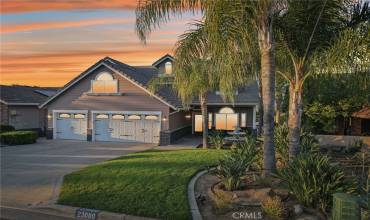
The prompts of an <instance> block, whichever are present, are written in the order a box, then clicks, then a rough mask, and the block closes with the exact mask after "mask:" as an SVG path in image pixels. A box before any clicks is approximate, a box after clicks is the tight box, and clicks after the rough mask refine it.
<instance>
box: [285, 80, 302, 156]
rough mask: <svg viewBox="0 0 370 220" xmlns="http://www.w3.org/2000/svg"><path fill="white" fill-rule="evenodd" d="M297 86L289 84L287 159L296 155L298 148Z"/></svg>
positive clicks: (299, 94)
mask: <svg viewBox="0 0 370 220" xmlns="http://www.w3.org/2000/svg"><path fill="white" fill-rule="evenodd" d="M297 86H298V85H295V84H293V83H290V86H289V119H288V127H289V160H292V159H293V158H294V157H295V156H297V155H298V154H299V150H300V149H299V146H300V134H301V120H302V90H301V89H296V87H297Z"/></svg>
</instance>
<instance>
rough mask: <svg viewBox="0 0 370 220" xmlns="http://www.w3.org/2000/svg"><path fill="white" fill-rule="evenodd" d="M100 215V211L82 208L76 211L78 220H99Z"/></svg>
mask: <svg viewBox="0 0 370 220" xmlns="http://www.w3.org/2000/svg"><path fill="white" fill-rule="evenodd" d="M98 214H99V211H98V210H94V209H85V208H80V209H77V210H76V214H75V217H76V219H88V220H97V219H98Z"/></svg>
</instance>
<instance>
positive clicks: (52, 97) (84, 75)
mask: <svg viewBox="0 0 370 220" xmlns="http://www.w3.org/2000/svg"><path fill="white" fill-rule="evenodd" d="M99 62H101V63H100V64H98V65H96V67H94V68H92V69H91V70H89V71H87V72H86V73H85V74H83V75H81V76H80V77H78V78H77V79H75V81H73V82H72V83H71V84H69V85H68V86H67V87H65V88H63V89H61V90H60V91H59V92H57V93H56V94H55V95H53V96H51V97H50V98H49V99H48V100H46V101H45V102H44V103H42V104H41V105H39V108H43V107H44V106H45V105H47V104H48V103H49V102H51V101H52V100H54V99H55V98H56V97H58V96H59V95H60V94H62V93H63V92H65V91H66V90H68V89H69V88H70V87H72V86H73V85H74V84H76V83H77V82H79V81H80V80H81V79H83V78H85V77H86V76H87V75H89V74H90V73H91V72H93V71H94V70H96V69H97V68H98V67H100V66H101V65H102V64H103V61H99Z"/></svg>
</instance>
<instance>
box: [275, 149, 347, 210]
mask: <svg viewBox="0 0 370 220" xmlns="http://www.w3.org/2000/svg"><path fill="white" fill-rule="evenodd" d="M277 176H278V178H280V179H281V180H282V181H283V183H285V184H286V185H287V188H288V189H289V190H290V191H291V192H293V194H294V195H295V196H296V197H297V199H298V200H299V202H301V203H302V204H303V205H305V206H307V207H311V208H318V209H320V210H321V211H323V212H326V211H328V209H329V208H330V206H331V201H332V194H334V193H336V192H345V191H348V190H350V189H351V185H350V184H347V183H346V182H345V181H344V173H343V171H342V170H341V169H340V167H339V166H338V165H333V164H330V162H329V158H328V157H326V156H321V155H319V154H312V153H304V154H300V155H298V156H297V157H296V158H295V159H294V160H293V161H291V162H290V163H289V164H288V165H287V167H285V168H282V169H280V170H278V172H277Z"/></svg>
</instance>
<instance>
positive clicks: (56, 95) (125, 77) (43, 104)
mask: <svg viewBox="0 0 370 220" xmlns="http://www.w3.org/2000/svg"><path fill="white" fill-rule="evenodd" d="M100 62H101V63H100V64H98V65H97V66H95V67H94V68H92V69H91V70H89V71H88V72H86V73H85V74H83V75H82V76H80V77H78V78H77V79H76V80H75V81H73V82H72V83H71V84H70V85H68V86H67V87H65V88H63V89H62V90H60V91H59V92H58V93H57V94H55V95H54V96H52V97H50V98H49V99H48V100H46V101H45V102H44V103H42V104H41V105H39V108H43V107H44V106H45V105H47V104H48V103H49V102H51V101H52V100H54V99H55V98H56V97H58V96H59V95H61V94H62V93H63V92H65V91H66V90H68V89H69V88H70V87H72V86H73V85H75V84H76V83H77V82H79V81H80V80H81V79H83V78H85V77H86V76H88V75H89V74H91V73H92V72H93V71H94V70H96V69H97V68H99V67H101V66H104V67H106V68H108V69H110V70H112V71H113V72H114V73H116V74H118V75H120V76H122V77H123V78H124V79H126V80H127V81H129V82H130V83H132V84H134V85H135V86H137V87H139V88H141V89H142V90H144V91H145V92H146V93H148V94H149V95H150V96H153V97H154V98H156V99H158V100H159V101H161V102H162V103H164V104H165V105H167V106H169V107H171V108H172V109H175V110H176V109H177V108H176V107H175V106H173V105H171V104H170V103H168V102H167V101H165V100H163V99H162V98H161V97H159V96H157V95H155V94H154V93H152V92H150V91H149V90H147V89H146V88H144V87H143V86H141V85H140V84H138V83H137V82H135V81H133V80H132V79H130V78H129V77H127V76H126V75H125V74H124V73H121V72H120V71H118V70H116V69H114V68H113V67H110V66H109V65H107V64H105V63H104V61H100Z"/></svg>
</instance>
